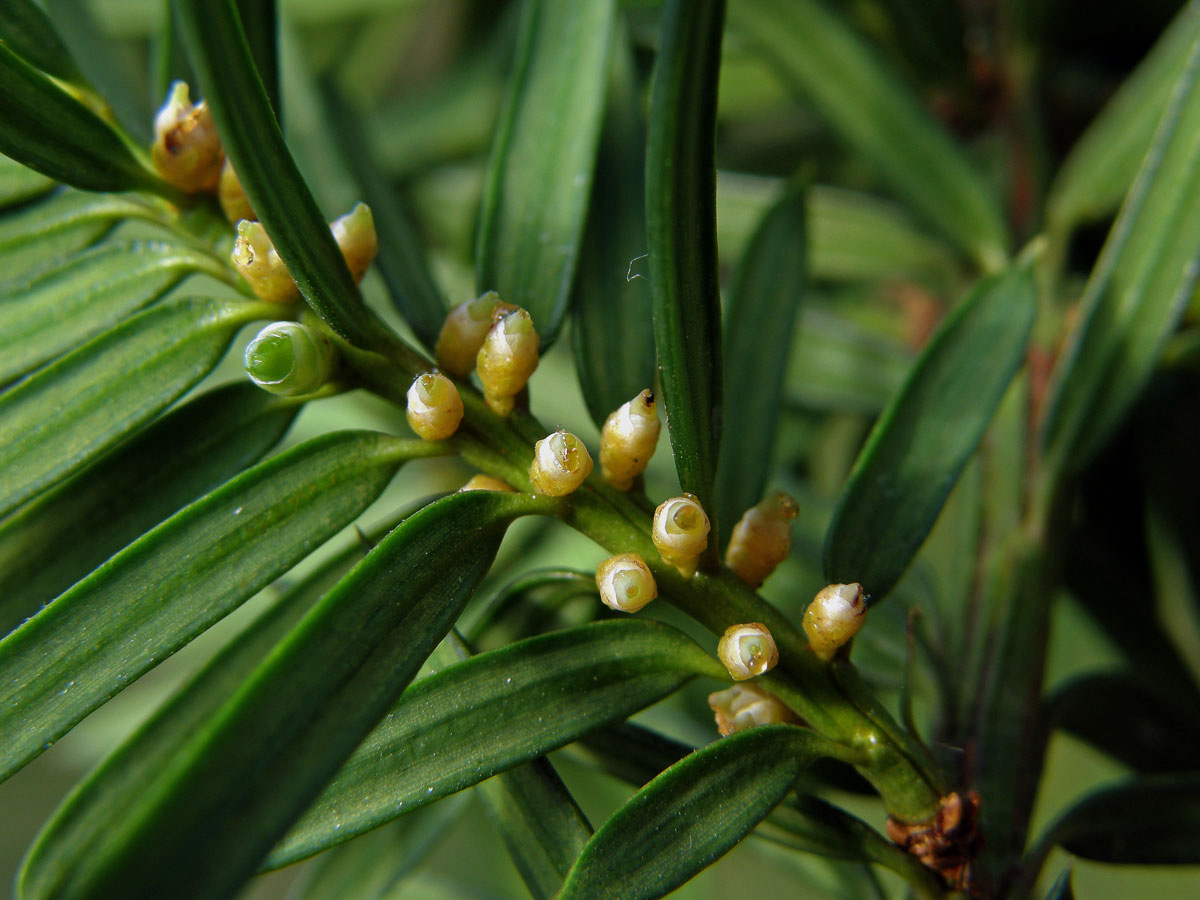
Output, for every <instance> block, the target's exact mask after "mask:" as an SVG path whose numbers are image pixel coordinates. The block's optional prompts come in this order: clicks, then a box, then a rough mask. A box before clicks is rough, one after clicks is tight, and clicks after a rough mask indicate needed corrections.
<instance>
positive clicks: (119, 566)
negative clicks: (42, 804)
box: [0, 431, 444, 777]
mask: <svg viewBox="0 0 1200 900" xmlns="http://www.w3.org/2000/svg"><path fill="white" fill-rule="evenodd" d="M439 452H444V451H442V450H441V448H439V447H437V446H436V445H431V444H427V443H424V442H421V441H403V440H400V439H399V438H392V437H389V436H387V435H383V434H378V433H376V432H369V431H363V432H355V431H346V432H335V433H333V434H328V435H324V436H322V437H319V438H314V439H313V440H311V441H308V442H307V443H305V444H302V445H300V446H299V447H295V448H293V449H292V450H289V451H287V452H286V453H282V454H280V455H279V456H276V457H273V458H272V459H269V460H267V461H266V462H263V463H260V464H259V465H257V466H255V467H254V468H252V469H250V470H248V471H246V472H244V473H242V474H241V475H239V476H238V477H237V478H234V479H233V480H232V481H229V482H227V483H226V484H225V485H223V486H222V487H221V488H219V489H218V490H216V491H214V492H213V493H211V494H209V495H208V496H206V497H204V498H202V499H200V500H198V501H196V502H195V503H193V504H192V505H190V506H187V507H185V508H184V509H182V510H181V511H180V512H178V513H176V514H175V515H174V516H172V517H171V518H170V519H167V521H165V522H163V523H162V524H161V525H159V526H158V527H157V528H155V529H154V530H153V531H151V532H149V533H148V534H146V535H145V536H143V537H142V538H140V539H139V540H137V541H135V542H134V543H133V544H131V545H130V546H128V547H126V548H125V549H124V550H122V551H121V552H120V553H118V554H117V555H116V556H114V557H113V558H112V559H111V560H109V561H108V562H107V563H106V564H105V565H103V566H101V567H100V568H99V569H97V570H96V571H95V572H93V573H92V574H91V575H89V576H88V577H87V578H85V579H84V580H83V581H80V582H79V583H78V584H76V585H75V586H74V587H72V588H71V589H70V590H69V591H67V592H66V593H65V594H63V595H62V596H60V597H59V598H57V599H56V600H55V601H54V602H53V603H51V604H50V605H49V606H47V607H46V608H45V609H44V610H42V612H40V613H39V614H38V615H36V616H34V617H33V618H32V619H30V620H29V621H28V622H26V623H25V624H24V625H22V626H21V627H20V628H18V629H17V630H16V631H14V632H13V633H12V634H11V635H9V636H8V637H7V638H5V639H4V640H3V641H0V669H2V670H3V671H4V672H5V673H6V675H7V677H6V678H5V680H4V683H3V686H0V729H3V731H4V732H5V733H6V734H10V735H13V737H12V738H11V739H9V740H6V741H5V744H4V746H3V748H0V776H5V777H6V776H7V775H9V774H11V773H12V772H13V771H15V770H16V769H18V768H20V767H21V766H22V765H24V764H25V763H26V762H28V761H29V760H31V759H33V758H34V757H35V756H37V755H38V754H39V753H41V752H42V750H44V749H45V748H46V747H48V746H49V745H50V743H51V742H53V741H55V740H57V739H58V738H59V737H60V736H61V735H63V734H64V733H66V732H67V731H68V730H69V729H70V728H71V727H72V726H73V725H74V724H75V723H76V722H78V721H79V720H80V719H82V718H83V717H84V716H85V715H87V714H88V713H89V712H91V711H92V710H93V709H95V708H96V707H98V706H100V705H102V704H103V703H105V702H106V701H107V700H108V699H109V698H110V697H112V696H114V695H115V694H117V693H119V692H120V691H121V690H123V689H124V688H125V686H126V685H127V684H128V683H129V682H131V681H133V680H135V679H136V678H138V676H140V675H142V674H143V673H144V672H146V671H148V670H149V669H151V668H153V667H154V665H156V664H157V663H159V662H161V661H162V660H163V659H164V658H165V657H167V656H169V655H171V654H172V653H174V652H175V651H176V650H178V649H179V648H180V647H182V646H183V645H184V644H186V643H187V642H188V641H190V640H191V639H192V638H194V637H195V636H196V635H198V634H200V633H201V632H203V631H204V630H205V629H207V628H208V627H209V626H211V625H212V624H213V623H215V622H217V621H219V620H220V619H221V618H222V617H224V616H225V615H226V614H228V613H229V612H230V611H231V610H233V609H235V608H236V607H237V606H238V605H240V604H241V603H242V602H243V601H244V600H246V599H247V598H249V597H251V596H253V595H254V594H255V593H256V592H257V591H259V590H261V589H262V588H263V587H266V586H267V585H268V584H270V583H271V582H272V581H273V580H274V579H275V578H278V577H279V576H280V575H282V574H283V573H284V572H286V571H287V570H288V569H289V568H291V567H292V566H293V565H294V564H295V563H297V562H299V561H300V560H301V559H303V558H304V557H305V556H307V555H308V554H309V553H311V552H312V551H313V550H314V549H316V548H317V547H318V546H320V545H321V544H322V543H324V542H325V541H326V540H327V539H329V538H330V537H332V536H333V535H334V534H336V533H337V532H338V530H340V529H341V528H343V527H344V526H346V525H347V524H349V523H350V522H352V521H353V520H354V518H355V517H356V516H357V515H358V514H359V513H361V512H362V511H363V510H364V509H366V508H367V506H369V505H370V504H371V502H372V501H373V500H374V499H375V498H376V497H378V496H379V494H380V492H381V491H382V490H383V489H384V487H386V486H387V483H388V481H389V480H391V477H392V475H393V474H394V473H395V471H396V469H398V468H399V467H400V464H401V463H402V462H404V461H405V460H406V459H409V458H412V457H415V456H429V455H431V454H436V453H439ZM51 650H52V651H53V652H51Z"/></svg>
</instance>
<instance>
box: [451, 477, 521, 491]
mask: <svg viewBox="0 0 1200 900" xmlns="http://www.w3.org/2000/svg"><path fill="white" fill-rule="evenodd" d="M463 491H506V492H508V493H510V494H511V493H513V489H512V487H511V486H510V485H509V484H508V483H507V482H504V481H501V480H500V479H499V478H493V477H492V476H491V475H483V474H479V475H472V476H471V479H470V480H469V481H468V482H467V483H466V484H464V485H463V486H462V487H460V488H459V489H458V492H459V493H460V494H461V493H462V492H463Z"/></svg>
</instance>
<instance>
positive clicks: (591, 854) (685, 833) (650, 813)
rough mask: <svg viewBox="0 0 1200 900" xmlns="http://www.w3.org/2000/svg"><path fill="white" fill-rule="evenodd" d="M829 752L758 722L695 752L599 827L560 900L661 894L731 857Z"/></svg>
mask: <svg viewBox="0 0 1200 900" xmlns="http://www.w3.org/2000/svg"><path fill="white" fill-rule="evenodd" d="M828 748H829V745H828V742H827V741H825V740H824V739H823V738H821V737H820V736H818V735H816V734H815V733H813V732H811V731H807V730H805V729H800V728H796V727H795V726H792V725H764V726H761V727H758V728H751V729H749V730H748V731H743V732H740V733H738V734H734V735H731V736H730V737H727V738H722V739H721V740H719V741H717V742H716V743H714V744H710V745H708V746H707V747H705V748H704V749H702V750H698V751H696V752H695V753H693V754H692V755H691V756H688V757H687V758H685V759H683V760H681V761H680V762H678V763H676V764H675V765H674V766H672V767H671V768H670V769H668V770H667V771H665V772H663V773H662V774H661V775H659V776H658V777H657V778H655V779H654V780H653V781H651V782H650V783H649V784H648V785H646V786H645V787H644V788H642V789H641V790H640V791H638V792H637V793H636V794H635V795H634V796H633V797H632V798H631V799H630V800H629V801H628V802H627V803H626V804H625V805H624V806H622V807H621V808H620V809H619V810H617V811H616V812H615V813H614V814H613V816H612V817H611V818H610V819H609V820H608V821H607V822H605V823H604V825H603V826H602V827H601V828H600V830H599V831H597V832H596V834H595V836H593V837H592V839H591V840H590V841H589V842H588V845H587V846H586V847H585V848H584V850H583V853H582V854H580V856H579V860H578V861H577V862H576V863H575V866H574V867H573V868H572V870H571V874H570V875H568V876H567V880H566V882H565V883H564V884H563V889H562V891H561V893H560V894H559V900H582V898H591V897H596V898H601V897H604V898H608V897H621V898H623V900H653V898H656V897H662V896H665V895H666V894H668V893H670V892H671V891H672V890H674V889H675V888H677V887H679V885H681V884H683V883H684V882H686V881H688V880H689V879H690V878H692V877H693V876H695V875H696V874H698V873H699V872H700V871H701V870H702V869H704V868H705V867H707V866H708V865H709V864H711V863H713V862H715V861H716V860H717V858H718V857H720V856H722V855H723V854H725V853H726V852H728V851H729V850H731V849H732V848H733V846H734V845H735V844H736V843H737V842H738V841H740V840H741V839H742V838H743V837H745V836H746V835H747V834H748V833H749V832H750V831H751V829H753V828H754V826H755V825H757V824H758V823H759V822H760V821H761V820H762V819H764V818H766V816H767V814H768V813H770V812H771V810H772V809H773V808H774V807H775V806H776V804H778V803H779V801H780V800H782V799H783V798H784V796H785V795H786V794H787V793H788V791H790V790H791V787H792V785H793V784H794V783H795V782H796V779H797V778H799V777H800V773H801V771H802V770H803V769H804V767H805V766H806V765H808V764H809V763H810V762H812V760H813V759H815V758H816V757H817V756H821V755H826V754H827V752H828Z"/></svg>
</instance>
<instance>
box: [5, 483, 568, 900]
mask: <svg viewBox="0 0 1200 900" xmlns="http://www.w3.org/2000/svg"><path fill="white" fill-rule="evenodd" d="M549 508H551V501H547V500H545V499H542V498H536V497H532V496H529V495H519V494H499V493H492V492H485V491H473V492H469V493H464V494H456V495H452V496H450V497H446V498H444V499H442V500H439V501H437V502H435V503H433V504H430V505H429V506H427V507H426V508H425V509H423V510H421V511H420V512H418V513H416V514H415V515H413V516H411V517H409V518H408V519H407V520H405V522H404V523H402V524H401V525H400V526H398V527H397V528H396V529H395V530H394V531H393V532H392V533H391V534H389V535H388V536H387V537H386V538H384V540H383V541H381V542H380V543H379V544H378V546H376V547H375V549H374V550H372V551H371V552H370V554H368V555H367V557H366V558H365V559H364V560H363V561H362V562H361V563H359V564H358V565H357V566H356V567H355V568H354V570H353V571H352V572H351V573H350V574H349V575H347V576H346V577H345V578H344V579H342V580H341V581H340V582H339V583H338V585H337V586H336V587H335V588H334V589H333V590H331V591H330V592H329V593H328V594H326V595H325V596H324V597H323V598H322V599H321V600H320V601H319V602H318V603H317V605H316V606H314V607H313V608H312V609H311V610H310V611H309V612H308V613H307V614H306V615H305V617H304V618H303V619H302V620H301V622H300V624H299V625H298V626H297V627H296V628H295V629H293V630H292V631H291V633H290V634H289V635H288V637H287V638H286V639H285V640H284V641H283V642H282V643H280V644H279V645H277V646H276V647H275V648H274V649H273V650H272V652H271V653H270V655H269V656H268V657H267V658H266V659H265V660H264V662H263V663H262V665H260V666H259V667H258V668H257V669H256V670H255V671H254V673H253V674H252V675H251V676H250V677H249V678H248V679H246V680H244V681H243V682H242V684H241V686H240V687H239V688H238V690H237V692H236V693H235V694H233V696H231V697H230V698H229V699H228V701H227V702H226V703H225V704H224V705H223V706H222V707H221V708H220V709H219V710H218V711H217V713H216V714H215V715H213V716H212V717H210V718H209V719H208V720H207V721H206V722H205V724H204V725H203V726H202V727H200V728H199V729H197V730H196V731H195V733H194V734H193V736H192V737H191V738H190V739H189V740H188V741H187V743H186V744H185V745H184V746H183V748H182V749H181V750H180V751H179V752H178V753H177V754H175V755H174V756H173V757H172V758H171V759H170V760H168V761H166V762H165V763H164V764H163V765H161V766H158V767H155V769H154V770H153V771H151V772H148V773H146V776H145V777H144V778H143V779H141V780H140V781H139V782H138V783H137V784H136V785H133V786H131V788H130V789H129V790H128V791H127V792H125V793H123V794H122V796H121V797H120V798H119V800H118V802H119V803H121V804H122V805H123V806H124V809H125V815H124V816H122V817H121V818H120V819H118V820H116V821H115V822H114V824H113V827H111V828H105V829H101V830H98V831H96V832H95V833H94V834H93V835H91V837H92V838H93V840H91V841H89V842H88V843H87V844H86V846H84V845H82V844H80V845H77V846H76V847H74V848H72V852H71V853H70V854H69V855H66V854H64V855H62V856H57V855H53V854H48V855H47V856H46V857H45V860H44V864H43V865H39V866H36V867H35V866H30V867H27V869H26V871H25V872H24V874H23V876H22V879H21V884H20V894H21V897H22V898H24V900H38V898H44V897H50V896H53V897H58V898H73V897H100V896H111V895H115V894H120V895H123V896H143V897H152V896H164V897H165V896H169V897H173V898H178V900H193V898H213V897H228V896H231V895H232V894H233V893H234V892H235V891H236V889H237V888H238V886H239V885H241V883H242V882H243V881H245V880H246V879H247V878H248V877H250V875H251V874H253V872H254V870H255V868H256V867H257V866H258V864H259V862H260V861H261V860H262V858H263V856H265V855H266V853H267V851H268V850H269V849H270V847H271V845H272V844H273V843H274V842H275V841H276V840H277V839H278V838H279V837H280V835H281V834H282V833H283V831H284V830H285V829H286V828H287V826H288V824H289V823H291V822H292V821H293V820H294V819H295V818H296V816H297V815H299V813H300V812H301V811H302V810H303V809H304V808H305V807H306V806H308V804H309V803H311V802H312V800H313V799H314V797H315V796H316V794H317V792H318V791H319V790H320V789H321V787H322V786H323V785H324V784H325V783H326V782H327V781H328V780H329V779H330V777H332V775H333V774H334V772H336V771H337V769H338V768H339V767H340V766H341V765H342V764H343V762H344V761H345V760H346V758H347V757H348V756H349V755H350V753H351V751H352V750H353V749H354V748H355V746H356V745H358V743H359V742H360V741H361V740H362V739H363V738H364V737H365V736H366V734H367V732H369V731H370V729H371V728H372V727H373V726H374V725H375V724H376V723H377V722H378V721H379V720H380V718H382V717H383V716H384V714H385V713H386V712H387V710H388V708H389V706H391V705H392V703H393V702H394V701H395V699H396V697H397V695H399V693H400V692H401V691H402V690H403V688H404V687H405V686H406V685H407V684H408V682H409V681H411V680H412V678H413V676H414V675H415V674H416V672H417V670H418V669H419V668H420V666H421V663H422V662H423V661H424V660H425V657H426V656H428V655H429V653H430V651H431V650H432V649H433V647H434V646H435V645H436V644H437V642H438V641H439V640H441V638H442V636H443V635H444V634H445V633H446V632H447V631H448V630H449V629H450V627H451V625H452V624H453V622H454V619H455V618H456V617H457V616H458V614H459V613H460V612H461V610H462V608H463V606H464V605H465V604H466V602H467V600H468V599H469V597H470V595H471V592H472V591H473V590H474V589H475V587H476V586H477V585H478V583H479V580H480V579H481V578H482V577H483V576H484V574H485V573H486V571H487V569H488V567H489V566H490V565H491V562H492V559H493V557H494V555H495V552H496V548H497V547H498V546H499V543H500V540H501V538H502V537H503V534H504V531H505V529H506V527H507V526H508V523H509V522H511V521H512V520H513V519H514V518H516V517H518V516H521V515H527V514H531V513H540V512H544V511H546V510H547V509H549ZM447 558H452V559H454V560H455V563H456V565H455V566H454V568H452V569H447V568H446V567H443V566H437V565H430V563H431V561H433V560H444V559H447ZM51 608H53V607H51ZM218 821H219V822H220V823H221V827H220V828H213V827H212V823H213V822H218ZM149 845H153V846H154V848H155V852H154V853H153V854H150V855H148V854H147V853H146V852H145V847H147V846H149Z"/></svg>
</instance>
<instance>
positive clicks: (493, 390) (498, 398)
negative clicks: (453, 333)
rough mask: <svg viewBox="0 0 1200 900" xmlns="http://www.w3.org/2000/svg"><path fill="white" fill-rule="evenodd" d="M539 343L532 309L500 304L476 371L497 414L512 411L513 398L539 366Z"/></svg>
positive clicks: (486, 398) (476, 364) (476, 361)
mask: <svg viewBox="0 0 1200 900" xmlns="http://www.w3.org/2000/svg"><path fill="white" fill-rule="evenodd" d="M539 343H540V339H539V338H538V333H537V332H536V331H535V330H534V328H533V319H531V318H530V317H529V313H527V312H526V311H525V310H523V309H521V308H520V307H517V306H509V305H507V304H497V306H496V309H495V311H494V312H493V313H492V325H491V328H489V329H488V333H487V337H485V338H484V340H483V346H481V347H480V348H479V353H478V355H476V357H475V371H476V372H477V373H478V374H479V383H480V384H481V385H482V386H483V399H484V400H486V401H487V405H488V406H489V407H491V409H492V410H493V411H494V412H495V413H497V414H498V415H502V416H507V415H508V414H509V413H510V412H512V408H513V398H514V397H516V395H517V394H519V393H520V392H521V390H522V389H523V388H524V387H525V383H526V382H527V381H529V376H530V375H532V374H533V370H534V369H536V368H537V365H538V345H539Z"/></svg>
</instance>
